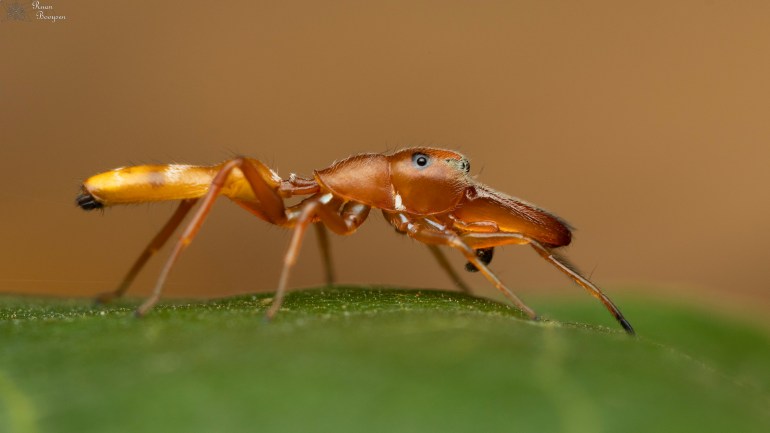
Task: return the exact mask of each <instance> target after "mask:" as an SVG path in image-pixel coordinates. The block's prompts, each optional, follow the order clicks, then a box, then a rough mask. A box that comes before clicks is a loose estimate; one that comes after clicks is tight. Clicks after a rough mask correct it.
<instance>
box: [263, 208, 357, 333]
mask: <svg viewBox="0 0 770 433" xmlns="http://www.w3.org/2000/svg"><path fill="white" fill-rule="evenodd" d="M328 197H329V194H328V193H327V194H317V195H315V196H312V197H310V198H308V199H306V200H305V201H303V202H302V203H300V204H299V205H298V206H297V208H298V209H299V212H298V213H293V214H292V217H291V222H293V223H294V232H293V234H292V237H291V241H290V243H289V248H288V250H287V251H286V254H285V255H284V258H283V269H282V270H281V278H280V280H279V281H278V289H277V290H276V292H275V296H274V297H273V303H272V305H270V308H269V309H268V310H267V313H266V314H265V318H266V319H267V320H270V319H272V318H273V317H274V316H275V313H277V312H278V310H279V309H280V308H281V304H283V299H284V297H285V295H286V288H287V286H288V283H289V274H290V273H291V269H292V267H294V264H295V263H296V262H297V256H298V255H299V251H300V247H301V246H302V239H303V238H304V236H305V232H306V231H307V228H308V226H309V225H310V224H311V223H313V222H315V221H316V220H319V221H320V223H322V224H324V225H325V226H326V227H328V228H329V229H330V230H331V231H333V232H334V233H336V234H339V235H347V234H351V233H353V232H354V231H356V229H357V228H358V227H359V226H360V225H361V224H362V223H363V222H364V220H366V217H367V216H368V215H369V210H370V209H371V208H370V207H369V206H366V205H363V204H360V203H356V202H348V203H346V204H345V205H344V206H343V207H342V211H338V210H337V209H338V208H339V203H337V202H335V201H331V202H329V201H328V200H327V198H328Z"/></svg>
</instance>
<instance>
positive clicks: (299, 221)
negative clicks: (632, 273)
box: [77, 147, 634, 334]
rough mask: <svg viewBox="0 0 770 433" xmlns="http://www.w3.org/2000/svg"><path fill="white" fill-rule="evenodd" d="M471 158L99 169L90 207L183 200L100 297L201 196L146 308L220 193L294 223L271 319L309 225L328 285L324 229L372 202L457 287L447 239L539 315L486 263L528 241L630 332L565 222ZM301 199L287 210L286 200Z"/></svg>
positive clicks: (419, 153)
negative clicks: (577, 254) (283, 172)
mask: <svg viewBox="0 0 770 433" xmlns="http://www.w3.org/2000/svg"><path fill="white" fill-rule="evenodd" d="M469 172H470V163H469V162H468V160H467V159H466V158H465V157H464V156H462V155H460V154H459V153H456V152H453V151H450V150H444V149H434V148H425V147H418V148H410V149H404V150H400V151H398V152H395V153H393V154H390V155H384V154H359V155H354V156H351V157H349V158H347V159H344V160H341V161H338V162H335V163H334V164H332V165H331V166H330V167H328V168H325V169H323V170H317V171H316V172H315V173H314V176H313V178H303V177H299V176H296V175H294V174H292V175H290V176H289V177H288V178H287V179H283V178H281V177H280V176H278V174H277V173H276V172H274V171H273V170H271V169H270V168H268V167H267V166H266V165H264V164H263V163H262V162H260V161H258V160H256V159H251V158H235V159H233V160H230V161H226V162H224V163H222V164H219V165H215V166H209V167H202V166H190V165H179V164H170V165H142V166H135V167H123V168H117V169H115V170H111V171H108V172H105V173H101V174H98V175H96V176H93V177H91V178H89V179H87V180H86V181H85V182H84V183H83V188H82V193H81V195H80V196H78V198H77V203H78V205H79V206H80V207H82V208H83V209H86V210H90V209H96V208H101V207H104V206H111V205H117V204H127V203H138V202H148V201H165V200H181V203H180V205H179V208H178V209H177V210H176V212H175V213H174V214H173V215H172V217H171V219H170V220H169V221H168V222H167V223H166V225H165V226H164V227H163V228H162V229H161V231H160V232H159V233H158V234H157V235H156V236H155V238H154V239H153V240H152V241H151V242H150V244H149V245H148V246H147V248H145V250H144V252H143V253H142V254H141V255H140V256H139V258H138V259H137V261H136V263H134V266H133V267H132V268H131V270H130V271H129V272H128V274H127V275H126V277H125V278H124V280H123V282H122V284H121V285H120V286H119V287H118V288H117V289H116V290H115V291H112V292H108V293H105V294H103V295H101V296H100V297H99V299H100V300H101V301H108V300H110V299H112V298H115V297H118V296H121V295H122V294H123V293H124V292H125V291H126V290H127V289H128V287H129V285H130V284H131V282H132V281H133V280H134V278H135V277H136V275H137V273H138V272H139V271H140V270H141V268H142V267H143V266H144V264H145V263H146V262H147V260H148V259H149V258H150V257H151V256H152V255H153V254H154V253H155V251H157V250H158V249H160V248H161V247H162V246H163V244H164V243H165V242H166V241H167V240H168V239H169V238H170V237H171V235H172V234H173V232H174V231H175V230H176V228H177V227H178V226H179V225H180V224H181V223H182V221H183V220H184V218H185V216H186V215H187V213H188V212H189V211H190V209H191V208H192V207H193V205H194V204H195V203H196V202H197V201H198V200H201V201H202V203H201V205H200V207H198V209H197V211H196V212H195V215H194V216H193V217H192V219H191V220H190V221H189V222H188V223H187V225H186V226H185V229H184V232H183V233H182V235H181V237H180V238H179V240H178V241H177V243H176V246H175V247H174V250H173V251H172V253H171V256H170V257H169V258H168V260H167V261H166V264H165V266H164V267H163V270H162V271H161V274H160V276H159V277H158V281H157V283H156V285H155V289H154V291H153V294H152V295H151V296H150V297H149V298H148V299H147V300H146V301H145V302H144V303H143V304H142V305H141V306H140V307H139V308H138V309H137V314H138V315H142V314H145V313H146V312H147V311H148V310H149V309H151V308H152V307H153V305H155V303H156V302H157V301H158V299H159V298H160V295H161V292H162V290H163V284H164V282H165V281H166V278H167V276H168V273H169V271H170V270H171V267H172V266H173V264H174V262H175V261H176V260H177V258H178V257H179V254H180V253H181V252H182V250H183V249H184V248H185V247H186V246H187V245H188V244H189V243H190V242H191V241H192V240H193V238H194V237H195V235H196V233H197V232H198V230H199V229H200V227H201V225H202V224H203V221H204V220H205V218H206V216H207V215H208V213H209V211H210V210H211V207H212V205H213V203H214V201H215V199H216V198H217V197H218V196H220V195H224V196H226V197H228V198H230V199H231V200H233V201H234V202H235V203H237V204H239V205H240V206H242V207H243V208H245V209H246V210H248V211H250V212H251V213H253V214H254V215H256V216H257V217H259V218H261V219H263V220H265V221H267V222H269V223H272V224H275V225H279V226H282V227H287V228H291V229H292V230H293V236H292V239H291V242H290V244H289V249H288V251H287V252H286V255H285V257H284V265H283V271H282V273H281V277H280V281H279V283H278V290H277V292H276V295H275V297H274V298H273V303H272V305H271V307H270V308H269V309H268V311H267V317H268V318H270V317H272V316H273V315H274V314H275V313H276V312H277V311H278V309H279V308H280V306H281V303H282V301H283V297H284V295H285V293H286V288H287V286H288V278H289V272H290V270H291V268H292V266H293V265H294V263H295V261H296V258H297V255H298V253H299V249H300V246H301V244H302V239H303V236H304V234H305V232H306V231H307V228H308V227H309V226H310V225H311V224H313V225H314V226H315V227H316V228H317V233H318V235H319V239H320V240H321V242H320V245H321V250H322V255H323V258H324V262H325V269H326V278H327V282H329V283H331V282H333V280H334V276H333V269H332V265H331V258H330V254H329V247H328V240H327V236H326V231H325V229H326V228H328V229H329V230H331V231H333V232H334V233H337V234H340V235H347V234H351V233H353V232H354V231H355V230H356V229H357V228H358V226H360V225H361V224H362V223H363V222H364V220H366V218H367V216H368V215H369V211H370V209H372V208H375V209H380V210H381V211H382V213H383V215H384V216H385V219H386V220H387V221H388V222H390V223H391V224H392V225H393V226H394V227H395V229H396V230H397V231H398V232H400V233H403V234H406V235H408V236H410V237H412V238H414V239H416V240H418V241H420V242H423V243H425V244H427V245H428V246H429V247H430V249H431V252H432V253H433V254H434V255H435V257H436V258H437V260H438V261H439V263H440V264H441V266H442V268H444V270H446V271H447V272H448V273H449V275H450V277H451V278H452V279H453V281H454V282H455V283H456V284H457V285H458V286H459V287H460V288H461V289H463V290H466V291H467V286H466V285H465V284H464V283H463V282H462V280H461V279H460V278H459V276H458V275H457V274H456V273H455V272H454V270H452V268H451V267H450V266H449V263H448V261H447V260H446V257H445V256H444V254H443V252H442V251H441V250H440V249H439V248H438V246H440V245H445V246H449V247H452V248H454V249H457V250H458V251H460V252H461V253H462V254H463V255H464V256H465V258H466V259H467V260H468V264H467V265H466V268H467V269H468V270H469V271H480V272H481V273H482V274H483V275H484V277H486V279H487V280H489V282H490V283H492V284H493V285H494V286H495V287H496V288H497V289H498V290H500V291H501V292H502V293H503V294H504V295H505V296H506V297H507V298H508V299H509V300H511V301H512V302H513V303H514V304H515V305H516V306H517V307H519V308H520V309H521V310H522V311H524V312H525V313H526V314H527V316H529V317H530V318H532V319H536V318H537V315H536V314H535V312H534V311H532V309H530V308H529V307H527V306H526V305H525V304H524V303H523V302H522V301H521V300H520V299H519V298H518V297H517V296H516V295H515V294H514V293H513V292H511V291H510V290H509V289H508V288H507V287H505V285H503V283H502V282H501V281H500V280H499V279H498V278H497V277H496V276H495V274H493V273H492V271H491V270H489V268H488V267H487V265H488V264H489V263H490V261H491V260H492V253H493V248H494V247H497V246H501V245H509V244H528V245H530V246H531V247H532V248H534V249H535V251H537V252H538V254H540V255H541V256H542V257H543V258H544V259H545V260H547V261H548V262H549V263H551V264H552V265H554V266H556V267H557V268H558V269H559V270H561V271H562V272H564V273H565V274H567V275H568V276H569V277H571V278H572V279H573V280H574V281H575V282H576V283H577V284H579V285H580V286H582V287H584V288H585V289H586V290H587V291H588V292H589V293H590V294H591V295H593V296H594V297H596V298H597V299H599V300H600V301H601V302H602V303H603V304H604V305H605V307H607V309H608V310H609V311H610V312H611V313H612V314H613V316H615V318H616V319H617V321H618V322H619V323H620V324H621V326H622V327H623V329H625V330H626V332H628V333H629V334H633V333H634V330H633V328H632V327H631V324H629V323H628V321H627V320H626V319H625V318H624V317H623V315H622V314H621V312H620V310H618V308H617V307H616V306H615V305H614V304H613V303H612V301H610V299H609V298H608V297H607V296H606V295H604V293H602V291H601V290H599V288H598V287H596V286H595V285H594V284H593V283H591V282H590V281H589V280H588V279H587V278H585V277H584V276H582V275H581V274H580V273H579V272H578V271H577V270H575V268H574V267H572V266H570V265H569V264H568V263H567V262H566V261H565V260H564V259H563V258H561V257H560V256H558V255H556V254H555V253H554V252H553V249H555V248H558V247H562V246H565V245H568V244H569V243H570V241H571V239H572V234H571V232H570V228H569V226H568V225H567V224H566V223H565V222H564V221H562V220H561V219H559V218H558V217H556V216H555V215H553V214H551V213H549V212H547V211H545V210H543V209H540V208H538V207H536V206H534V205H532V204H530V203H527V202H525V201H522V200H520V199H517V198H514V197H510V196H507V195H505V194H502V193H500V192H497V191H495V190H493V189H491V188H489V187H487V186H485V185H482V184H480V183H478V182H476V181H475V180H473V179H472V178H471V177H470V176H469ZM294 196H307V197H306V198H305V199H304V200H302V201H301V202H300V203H298V204H296V205H294V206H290V207H286V206H285V204H284V199H286V198H290V197H294Z"/></svg>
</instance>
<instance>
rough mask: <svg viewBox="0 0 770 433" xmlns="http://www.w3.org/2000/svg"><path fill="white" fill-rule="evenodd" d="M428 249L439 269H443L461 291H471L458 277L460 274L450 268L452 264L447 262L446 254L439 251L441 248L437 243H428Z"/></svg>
mask: <svg viewBox="0 0 770 433" xmlns="http://www.w3.org/2000/svg"><path fill="white" fill-rule="evenodd" d="M428 250H430V252H431V254H433V257H434V258H435V259H436V261H437V262H438V264H439V266H441V269H443V270H444V272H446V273H447V275H449V278H450V279H451V280H452V282H453V283H455V285H456V286H457V288H458V289H460V291H461V292H463V293H468V294H470V293H471V289H470V287H468V285H467V284H465V281H463V279H462V278H461V277H460V275H459V274H458V273H457V272H455V270H454V269H452V265H451V264H450V263H449V260H448V259H447V257H446V254H444V252H443V251H441V248H440V247H439V246H437V245H430V244H429V245H428Z"/></svg>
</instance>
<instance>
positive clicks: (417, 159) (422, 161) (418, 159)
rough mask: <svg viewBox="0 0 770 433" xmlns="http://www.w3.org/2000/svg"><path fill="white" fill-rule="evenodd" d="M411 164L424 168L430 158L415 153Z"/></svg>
mask: <svg viewBox="0 0 770 433" xmlns="http://www.w3.org/2000/svg"><path fill="white" fill-rule="evenodd" d="M412 162H413V163H414V164H415V165H416V166H417V167H419V168H425V167H427V166H428V165H429V164H430V158H429V157H428V155H426V154H424V153H415V154H414V155H412Z"/></svg>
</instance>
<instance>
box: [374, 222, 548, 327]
mask: <svg viewBox="0 0 770 433" xmlns="http://www.w3.org/2000/svg"><path fill="white" fill-rule="evenodd" d="M385 216H386V218H387V219H388V220H389V221H390V222H391V224H393V226H394V227H396V230H398V231H400V232H403V233H406V234H407V235H408V236H409V237H411V238H413V239H416V240H418V241H420V242H422V243H425V244H428V245H447V246H450V247H452V248H455V249H457V250H459V251H460V252H461V253H462V254H463V255H464V256H465V258H466V260H468V261H469V262H471V263H473V265H474V266H476V268H478V270H479V271H481V273H482V274H483V275H484V277H485V278H486V279H487V280H488V281H489V282H490V283H492V285H494V286H495V288H496V289H497V290H499V291H500V292H501V293H502V294H503V295H504V296H505V297H506V298H508V299H509V300H510V301H511V302H513V304H514V305H516V306H517V307H518V308H519V309H520V310H521V311H523V312H524V313H525V314H526V315H527V316H528V317H529V318H530V319H532V320H537V314H536V313H535V311H534V310H532V309H531V308H529V307H528V306H527V305H526V304H524V302H523V301H522V300H521V299H519V297H518V296H516V294H515V293H513V292H512V291H511V290H510V289H509V288H507V287H506V286H505V284H503V282H502V281H500V279H499V278H497V276H496V275H495V274H494V273H492V271H491V270H490V269H489V268H488V267H487V265H485V264H484V262H482V261H481V259H479V257H478V256H477V255H476V251H475V250H474V249H473V248H471V247H470V246H468V244H467V243H465V241H463V240H462V239H461V238H460V236H459V235H458V234H457V233H455V232H453V231H452V230H449V229H448V228H446V227H444V226H443V225H441V224H439V223H436V222H435V221H431V220H429V219H426V218H421V219H417V218H413V217H410V216H409V215H406V214H403V213H387V214H386V215H385Z"/></svg>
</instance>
